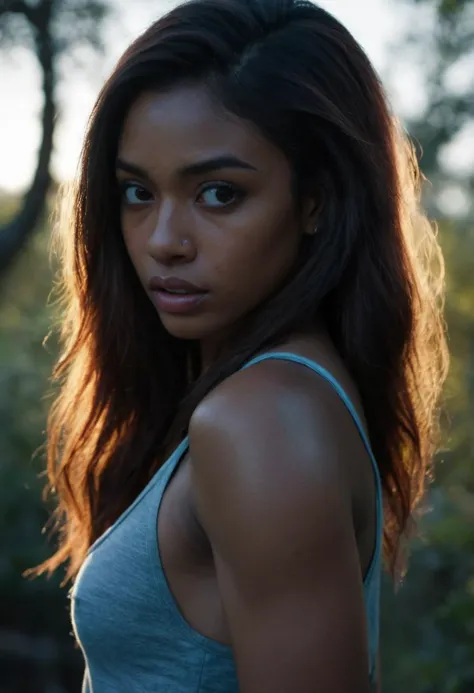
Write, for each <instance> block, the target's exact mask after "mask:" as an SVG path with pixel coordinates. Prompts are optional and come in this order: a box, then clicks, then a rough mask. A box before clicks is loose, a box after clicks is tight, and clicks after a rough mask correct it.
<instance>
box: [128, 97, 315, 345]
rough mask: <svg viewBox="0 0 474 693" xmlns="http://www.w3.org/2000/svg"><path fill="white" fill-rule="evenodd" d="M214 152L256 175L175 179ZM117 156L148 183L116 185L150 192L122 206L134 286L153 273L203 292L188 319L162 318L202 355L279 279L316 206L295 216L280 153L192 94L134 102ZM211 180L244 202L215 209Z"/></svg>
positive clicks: (235, 172) (237, 172)
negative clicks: (240, 194)
mask: <svg viewBox="0 0 474 693" xmlns="http://www.w3.org/2000/svg"><path fill="white" fill-rule="evenodd" d="M221 154H231V155H233V156H236V157H238V158H239V159H243V160H244V161H245V162H248V163H249V164H251V165H252V166H253V167H254V168H255V169H256V170H243V169H236V168H235V169H231V168H226V169H222V170H218V171H215V172H211V173H206V174H205V175H199V176H194V177H192V178H187V179H182V178H179V177H178V176H177V173H176V172H177V169H178V168H179V167H180V166H183V165H186V164H189V163H194V162H198V161H202V160H204V159H208V158H210V157H214V156H217V155H221ZM118 156H119V158H120V159H122V160H125V161H127V162H131V163H133V164H135V165H136V166H139V167H140V168H141V169H144V171H146V172H147V177H148V180H144V179H140V178H138V177H137V176H132V175H130V174H129V173H126V172H124V171H121V170H119V171H118V179H119V181H120V182H124V181H127V180H130V181H132V182H135V183H136V184H138V185H140V186H143V188H144V189H145V191H146V193H147V194H148V197H147V203H146V204H143V205H141V206H138V205H133V206H130V205H126V204H124V205H123V207H122V229H123V235H124V239H125V243H126V246H127V249H128V252H129V255H130V257H131V260H132V262H133V264H134V266H135V268H136V271H137V273H138V275H139V277H140V280H141V282H142V283H143V285H144V287H145V289H146V290H147V291H148V289H147V282H148V280H149V279H150V277H152V276H154V275H159V276H166V277H169V276H177V277H179V278H180V279H185V280H187V281H191V282H193V283H194V284H197V285H198V286H200V287H203V288H205V289H207V290H209V294H208V296H207V297H206V300H205V301H204V302H203V303H202V304H201V306H200V307H199V308H198V309H197V310H195V311H194V312H193V313H192V314H185V315H170V314H166V313H162V314H160V318H161V320H162V322H163V324H164V326H165V328H166V329H167V330H168V331H169V332H170V333H172V334H173V335H174V336H176V337H178V338H185V339H200V340H201V341H202V343H203V348H204V351H206V350H209V348H210V345H211V344H213V343H216V341H219V339H220V338H222V336H223V335H225V333H226V330H227V329H228V328H229V326H231V325H232V324H233V323H234V322H235V321H236V320H237V319H238V318H240V317H241V316H243V315H245V314H246V313H247V312H248V311H249V310H251V309H252V308H254V307H255V306H256V305H257V304H259V303H260V302H261V301H262V300H263V299H265V298H266V297H267V296H268V295H269V294H270V293H272V292H273V291H274V289H275V288H276V287H277V286H278V285H279V284H280V283H281V282H282V281H283V280H284V278H285V276H286V275H287V273H288V271H289V270H290V268H291V266H292V264H293V262H294V260H295V257H296V255H297V251H298V246H299V243H300V239H301V233H302V232H303V231H304V230H306V231H307V232H311V231H312V229H313V228H314V225H315V219H314V209H313V208H314V203H313V201H311V200H308V201H307V204H306V207H303V213H302V215H301V216H300V217H299V219H297V218H296V215H295V212H294V205H293V200H292V196H291V170H290V166H289V164H288V162H287V161H286V158H285V157H284V155H283V154H282V153H281V152H280V150H279V149H277V148H276V147H274V146H273V145H272V144H271V143H270V142H268V141H267V140H266V139H265V138H263V137H262V136H261V135H260V134H259V133H258V132H257V131H256V129H255V128H254V127H252V126H251V125H250V124H248V123H246V122H243V121H241V120H238V119H236V118H235V117H233V116H231V115H228V114H225V113H223V112H219V111H218V109H217V108H216V106H215V105H214V104H213V103H212V101H211V100H210V98H209V97H208V96H207V94H206V92H205V91H204V90H203V89H202V87H198V86H196V87H190V86H186V87H180V88H176V89H174V90H172V91H171V92H166V93H156V92H147V93H145V94H143V95H142V96H141V97H139V98H138V100H137V101H136V102H135V103H134V104H133V106H132V108H131V109H130V112H129V113H128V117H127V118H126V121H125V124H124V128H123V132H122V136H121V139H120V143H119V151H118ZM212 182H217V183H220V182H226V183H229V184H232V185H234V186H237V188H240V189H243V191H244V195H245V196H244V198H243V199H241V200H239V199H237V201H236V203H232V204H230V205H222V204H220V205H219V206H217V204H216V194H215V192H212V193H206V194H205V195H204V197H203V194H202V192H201V191H202V188H203V186H204V184H206V185H208V184H209V183H212ZM224 192H226V190H225V189H224ZM231 192H232V191H231ZM225 199H229V192H228V191H227V197H226V198H225ZM230 199H232V198H231V197H230ZM218 200H219V201H220V200H222V197H218ZM209 202H210V204H209ZM312 209H313V214H312V213H311V211H312ZM183 239H184V240H185V241H187V242H186V244H185V245H182V244H181V243H180V242H181V241H182V240H183Z"/></svg>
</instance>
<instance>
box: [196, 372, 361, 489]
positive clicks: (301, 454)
mask: <svg viewBox="0 0 474 693" xmlns="http://www.w3.org/2000/svg"><path fill="white" fill-rule="evenodd" d="M189 436H190V446H191V453H193V451H194V452H195V453H201V454H197V457H196V460H206V461H205V462H203V463H202V464H206V465H207V464H209V465H212V464H213V462H212V460H213V459H214V458H215V455H214V454H212V451H213V450H214V451H215V450H216V447H215V446H216V445H219V446H220V449H222V446H223V447H227V446H231V447H232V446H237V445H238V457H239V459H240V458H245V459H246V460H248V465H249V466H250V468H251V469H252V470H254V469H255V466H254V465H255V461H256V460H257V459H258V460H260V462H259V464H263V465H265V464H268V465H269V467H270V469H269V471H270V470H271V472H272V475H274V474H275V472H277V465H278V463H279V462H278V461H281V464H282V465H283V466H284V465H285V464H288V461H289V460H291V468H290V469H288V471H289V472H291V475H292V476H296V479H298V474H299V473H300V472H301V474H302V476H303V477H304V474H305V473H308V472H309V470H308V469H306V468H305V465H306V464H309V466H310V470H311V473H312V474H318V473H319V474H320V473H323V475H324V478H325V479H326V480H329V479H333V480H334V481H337V483H338V484H342V486H341V490H342V487H343V486H344V485H347V481H348V479H349V478H350V476H351V475H350V474H349V475H348V469H347V465H348V460H350V462H349V463H351V464H353V463H354V462H353V460H354V455H355V454H356V453H357V451H360V452H361V454H362V455H363V454H365V450H364V448H363V445H361V441H360V435H359V433H358V431H357V428H356V427H355V425H354V422H353V420H352V417H351V415H350V414H349V412H348V411H347V408H346V406H345V404H344V403H343V401H342V400H341V398H340V397H339V395H338V394H337V393H336V391H335V390H334V388H333V386H332V385H331V384H330V383H329V382H327V381H326V380H325V379H323V378H322V377H320V376H319V375H318V374H317V373H315V372H314V371H312V370H310V369H309V368H307V367H305V366H303V365H301V364H297V363H293V362H289V361H284V360H273V359H272V360H266V361H261V362H259V363H258V364H255V365H252V366H251V367H250V368H247V369H244V370H241V371H238V372H236V373H234V374H233V375H232V376H231V377H229V378H228V379H226V380H225V381H224V382H222V383H221V384H220V385H219V386H218V387H217V388H215V389H214V390H213V391H212V392H211V393H210V394H209V395H208V396H207V397H206V398H205V399H204V400H203V401H202V402H201V404H200V405H199V406H198V407H197V409H196V411H195V412H194V414H193V417H192V419H191V422H190V427H189ZM348 451H350V453H351V455H350V456H349V457H348V455H347V452H348ZM192 456H195V455H192ZM297 460H299V462H300V465H301V467H299V466H298V467H295V463H296V461H297ZM265 461H266V462H265ZM305 461H306V462H305ZM239 464H240V461H239ZM242 471H243V470H242ZM261 471H262V472H263V471H264V470H263V469H262V470H261ZM280 471H281V472H282V473H283V472H284V471H285V470H284V469H281V470H280Z"/></svg>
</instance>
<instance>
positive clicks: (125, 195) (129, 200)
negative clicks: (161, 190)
mask: <svg viewBox="0 0 474 693" xmlns="http://www.w3.org/2000/svg"><path fill="white" fill-rule="evenodd" d="M120 189H121V191H122V200H123V202H124V203H125V204H126V205H130V206H137V205H145V204H148V202H151V200H152V199H153V195H152V194H151V193H150V192H149V191H148V190H147V189H146V188H144V187H142V186H141V185H138V183H127V182H125V183H121V184H120Z"/></svg>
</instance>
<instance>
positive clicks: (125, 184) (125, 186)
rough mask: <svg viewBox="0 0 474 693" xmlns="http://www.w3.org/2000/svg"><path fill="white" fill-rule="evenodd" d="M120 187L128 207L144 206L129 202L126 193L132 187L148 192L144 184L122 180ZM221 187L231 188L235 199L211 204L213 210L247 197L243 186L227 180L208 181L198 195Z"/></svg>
mask: <svg viewBox="0 0 474 693" xmlns="http://www.w3.org/2000/svg"><path fill="white" fill-rule="evenodd" d="M119 188H120V193H121V200H122V204H123V205H124V206H126V207H129V208H138V207H141V206H142V205H141V204H139V203H135V204H134V203H132V202H127V200H126V193H127V191H128V190H129V189H130V188H139V189H141V190H145V191H146V192H148V191H147V189H146V188H145V187H144V186H142V185H140V184H139V183H136V182H134V181H121V182H120V183H119ZM219 188H220V189H222V188H226V189H228V190H231V191H232V192H233V195H234V200H232V202H229V203H227V204H223V205H221V206H216V207H212V206H210V207H209V209H213V210H224V209H228V208H229V207H233V206H234V205H236V204H238V203H239V202H241V201H242V200H243V199H244V197H245V191H244V190H242V188H239V187H238V186H236V185H234V184H233V183H228V182H226V181H214V182H212V183H206V184H205V185H204V186H203V187H202V188H201V190H200V191H199V193H198V196H197V197H200V196H201V195H203V194H204V193H206V192H207V191H208V190H213V189H219ZM150 194H151V193H150ZM145 204H147V203H146V202H143V205H145Z"/></svg>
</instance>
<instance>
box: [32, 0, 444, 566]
mask: <svg viewBox="0 0 474 693" xmlns="http://www.w3.org/2000/svg"><path fill="white" fill-rule="evenodd" d="M184 82H193V83H201V84H203V85H205V86H206V88H207V89H208V90H209V93H210V94H212V96H213V98H215V99H216V102H217V103H219V104H220V105H221V106H222V107H223V108H225V109H226V110H227V111H228V112H230V113H232V114H235V115H237V116H239V117H241V118H244V119H246V120H247V121H250V122H252V123H254V124H255V126H256V127H257V128H258V129H259V130H260V132H261V133H263V134H264V136H265V137H267V138H268V139H269V140H270V141H272V142H273V143H275V144H276V145H277V146H278V147H280V148H281V150H282V151H283V152H284V153H285V155H286V156H287V159H288V161H289V163H290V164H291V167H292V171H293V174H294V182H295V185H294V192H295V199H296V200H298V199H300V195H302V194H303V193H304V192H305V190H308V189H309V187H310V186H319V189H320V190H321V191H322V193H323V195H324V200H325V204H324V207H323V209H322V212H321V217H320V219H319V232H318V234H316V235H315V236H313V237H311V238H308V239H307V240H305V241H304V243H305V244H306V245H305V247H304V252H303V253H302V254H301V257H300V258H299V261H298V263H297V266H296V267H295V269H294V272H293V274H292V276H291V278H290V279H289V280H288V282H287V283H286V285H285V286H284V287H283V288H282V289H281V290H280V291H279V292H278V293H277V294H276V295H274V296H272V297H270V298H269V299H268V301H266V302H265V303H264V304H263V305H261V306H259V307H258V309H256V310H255V311H253V312H252V313H251V314H250V315H248V316H247V317H246V319H245V320H244V322H243V324H242V325H239V326H238V328H239V329H238V330H236V334H235V339H234V340H233V341H232V348H231V349H229V350H228V351H227V352H226V353H225V354H224V353H223V354H222V355H221V357H220V358H219V359H218V360H217V362H216V363H215V364H214V365H213V367H212V368H210V369H209V370H207V371H206V372H205V373H203V374H201V375H199V372H198V368H196V367H195V368H194V376H195V377H190V370H189V367H188V366H189V363H190V362H191V361H192V363H194V364H196V352H197V345H196V344H195V343H193V342H186V341H180V340H178V339H176V338H174V337H172V336H171V335H170V334H168V333H167V332H166V331H165V329H164V328H163V326H162V324H161V322H160V320H159V317H158V315H157V313H156V311H155V309H154V308H153V306H152V305H151V303H150V301H149V300H148V298H147V297H146V295H145V292H144V291H143V289H142V288H141V286H140V285H139V282H138V279H137V277H136V275H135V272H134V270H133V268H132V265H131V262H130V260H129V258H128V255H127V253H126V249H125V246H124V243H123V240H122V237H121V232H120V215H119V201H118V192H117V183H116V180H115V174H114V167H115V157H116V152H117V143H118V139H119V135H120V130H121V127H122V124H123V121H124V118H125V116H126V114H127V112H128V109H129V108H130V106H131V104H132V103H133V101H134V100H135V99H136V98H137V96H138V95H139V94H140V93H142V92H143V90H145V89H157V90H160V89H165V88H166V89H168V88H170V87H172V86H173V85H175V84H176V85H177V84H179V83H184ZM70 222H71V223H70V225H69V227H68V228H67V229H66V232H65V233H62V234H61V235H60V236H59V237H58V239H57V240H58V241H59V244H58V248H59V255H60V260H61V264H62V275H61V295H62V300H63V306H64V316H63V318H62V323H61V340H62V353H61V356H60V358H59V361H58V363H57V365H56V368H55V372H54V378H55V381H56V382H57V383H58V386H59V392H58V394H57V398H56V400H55V402H54V404H53V406H52V409H51V412H50V419H49V428H48V443H47V446H48V447H47V451H48V471H49V480H50V489H52V490H53V492H54V494H55V497H56V499H57V509H56V513H55V521H56V525H55V526H56V529H57V530H59V538H60V544H59V548H58V550H57V551H56V553H55V554H54V555H53V556H52V557H51V558H50V559H49V560H47V561H46V562H45V563H44V564H43V565H42V566H40V567H39V568H38V569H36V572H42V571H45V570H47V571H52V570H54V569H56V568H57V567H58V566H59V565H60V564H62V563H63V562H66V561H67V562H68V563H69V565H68V573H67V575H68V577H73V576H74V575H75V574H76V573H77V570H78V568H79V566H80V565H81V562H82V561H83V559H84V556H85V554H86V552H87V550H88V548H89V547H90V545H91V543H92V542H93V541H94V540H95V539H96V538H97V537H99V536H100V535H101V534H102V533H103V532H104V531H105V530H106V529H107V527H109V526H110V525H111V524H112V523H113V522H114V520H116V518H117V517H118V516H119V515H120V514H121V513H122V512H123V511H124V510H125V509H126V508H127V506H129V505H130V503H131V502H132V501H133V499H134V498H135V497H136V496H137V494H138V493H139V492H140V490H141V489H142V488H143V487H144V485H145V484H146V483H147V481H148V480H149V479H150V477H151V475H152V474H153V473H154V472H155V471H156V470H157V469H158V468H159V466H160V465H161V464H162V463H163V461H164V460H165V458H166V455H167V454H168V453H169V451H170V449H171V448H172V447H173V445H176V444H177V443H178V442H179V440H180V438H181V437H182V436H184V435H185V432H186V430H187V425H188V422H189V418H190V416H191V414H192V412H193V410H194V409H195V407H196V406H197V404H198V403H199V402H200V401H201V400H202V398H203V397H204V396H205V395H206V393H208V392H209V391H210V390H211V389H212V388H213V387H214V386H215V385H216V384H217V383H219V382H220V381H222V380H223V379H224V378H226V377H227V376H228V375H229V374H231V373H232V372H233V371H235V370H236V369H237V368H238V367H239V366H240V365H242V364H243V362H244V361H246V360H247V359H249V358H250V357H251V356H252V355H253V354H255V353H256V352H258V351H260V350H262V349H263V348H267V347H270V346H274V345H276V344H278V343H280V342H281V341H282V340H283V339H284V338H285V336H288V335H289V334H290V333H291V332H292V331H294V330H297V329H300V328H301V327H302V326H307V324H308V322H310V321H311V320H312V319H313V318H314V317H315V316H316V314H323V315H324V316H325V320H326V323H327V326H328V329H329V331H330V334H331V336H332V339H333V340H334V342H335V344H336V346H337V348H338V350H339V352H340V353H341V355H342V357H343V358H344V360H345V362H346V364H347V367H348V368H349V370H350V372H351V373H352V375H353V377H354V378H355V381H356V382H357V385H358V387H359V390H360V393H361V397H362V401H363V405H364V409H365V414H366V418H367V421H368V427H369V435H370V439H371V442H372V446H373V450H374V453H375V456H376V458H377V460H378V465H379V468H380V473H381V476H382V482H383V487H384V492H385V499H386V513H385V541H384V547H385V557H386V560H387V563H388V565H389V567H390V568H391V569H392V570H393V569H394V567H395V563H396V559H397V556H398V555H399V548H400V543H401V539H402V537H403V535H404V533H406V530H407V526H408V522H409V519H410V517H412V514H413V510H414V508H415V506H416V504H417V502H418V501H419V499H420V497H421V496H422V493H423V490H424V486H425V480H426V473H427V469H428V467H429V465H430V462H431V460H432V456H433V453H434V451H435V447H436V441H437V433H438V399H439V395H440V391H441V387H442V384H443V381H444V378H445V375H446V368H447V354H446V346H445V337H444V323H443V320H442V307H443V306H442V299H443V262H442V256H441V252H440V249H439V246H438V244H437V242H436V238H435V234H434V232H433V229H432V228H431V226H430V224H429V223H428V221H427V220H426V219H425V217H424V216H423V214H422V213H421V211H420V210H419V175H418V167H417V164H416V160H415V157H414V156H413V154H412V150H411V147H410V145H409V144H408V142H407V140H406V138H405V137H404V135H403V133H402V132H401V129H400V127H399V125H398V124H397V121H396V120H395V119H394V117H393V116H392V114H391V113H390V112H389V108H388V106H387V102H386V99H385V96H384V93H383V89H382V87H381V85H380V83H379V80H378V78H377V76H376V73H375V72H374V69H373V68H372V66H371V64H370V62H369V60H368V58H367V57H366V55H365V54H364V52H363V51H362V49H361V48H360V46H359V45H358V44H357V42H356V41H355V40H354V38H353V37H352V36H351V35H350V33H349V32H348V31H347V30H346V29H345V28H344V27H343V26H341V24H339V22H338V21H336V19H334V18H333V17H332V16H331V15H330V14H328V13H327V12H325V11H324V10H322V9H320V8H319V7H317V6H315V5H314V4H312V3H310V2H307V1H305V0H264V1H263V0H262V1H260V2H257V1H256V0H193V1H192V2H188V3H186V4H183V5H181V6H178V7H177V8H175V9H173V10H172V11H171V12H169V13H168V14H167V15H166V16H164V17H163V18H161V19H160V20H158V21H157V22H156V23H155V24H153V25H152V26H151V27H150V28H149V29H148V30H147V31H146V32H145V33H144V34H143V35H142V36H140V37H139V38H138V39H137V40H136V41H135V42H134V43H133V44H132V45H131V46H130V47H129V48H128V50H127V51H126V52H125V54H124V55H123V57H122V58H121V59H120V61H119V63H118V65H117V66H116V68H115V70H114V72H113V74H112V75H111V77H110V78H109V80H108V81H107V83H106V84H105V86H104V87H103V89H102V91H101V93H100V95H99V98H98V100H97V103H96V105H95V107H94V110H93V113H92V116H91V119H90V122H89V128H88V132H87V136H86V139H85V144H84V148H83V154H82V160H81V169H80V175H79V179H78V182H77V185H76V189H75V193H74V200H73V209H72V213H71V215H70Z"/></svg>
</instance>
